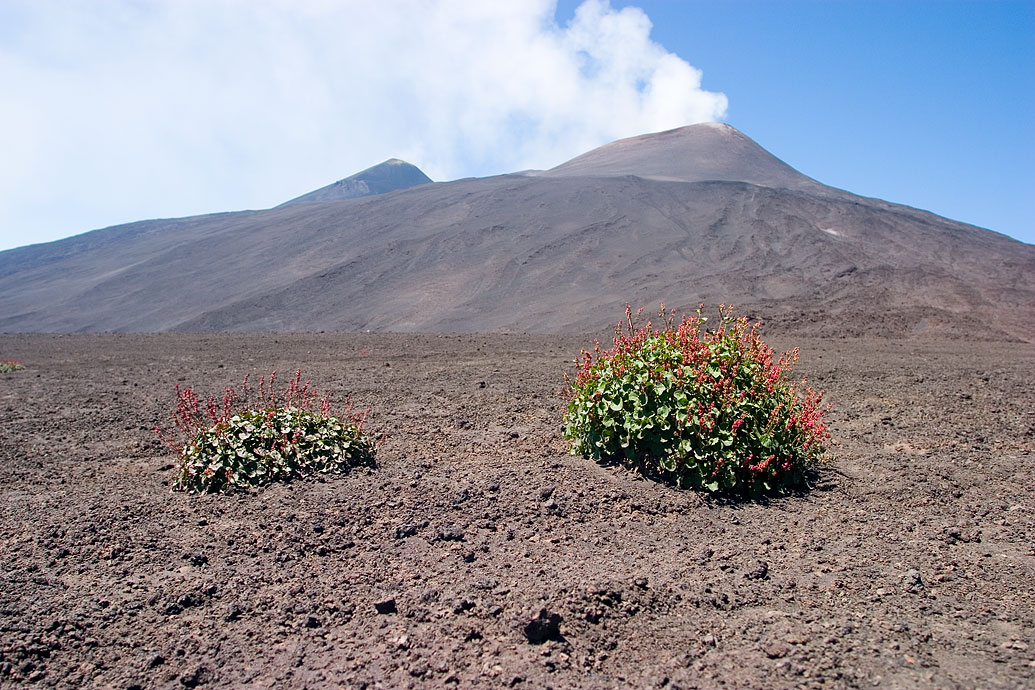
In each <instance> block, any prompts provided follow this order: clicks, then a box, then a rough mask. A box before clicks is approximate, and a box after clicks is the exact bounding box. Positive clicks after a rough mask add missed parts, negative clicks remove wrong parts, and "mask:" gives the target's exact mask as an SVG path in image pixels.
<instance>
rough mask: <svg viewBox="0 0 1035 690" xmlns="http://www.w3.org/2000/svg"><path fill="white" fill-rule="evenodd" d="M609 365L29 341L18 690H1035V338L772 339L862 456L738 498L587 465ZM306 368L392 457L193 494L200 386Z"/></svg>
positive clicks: (335, 347)
mask: <svg viewBox="0 0 1035 690" xmlns="http://www.w3.org/2000/svg"><path fill="white" fill-rule="evenodd" d="M583 344H588V343H587V340H586V339H585V338H575V337H557V336H549V337H548V336H543V337H539V336H536V337H531V336H462V337H452V336H393V335H356V336H351V335H312V336H303V335H295V336H283V335H280V336H273V335H269V336H266V335H262V336H254V335H235V336H204V337H198V336H169V335H163V336H0V358H15V359H19V360H21V361H23V362H24V363H25V364H26V365H27V367H28V368H27V369H26V370H25V371H20V372H15V373H8V374H0V415H2V416H0V419H2V424H0V527H2V533H0V538H2V540H3V550H2V553H0V572H2V575H0V582H2V584H3V586H2V592H0V639H2V645H0V686H3V687H13V686H40V687H66V688H67V687H84V686H87V687H91V686H92V687H111V688H120V689H128V688H152V687H154V688H179V687H188V688H190V687H203V688H207V687H221V688H227V687H243V686H247V687H292V688H294V687H312V688H317V687H338V686H343V687H368V688H372V687H410V686H412V687H442V686H450V685H451V684H452V685H456V686H458V687H508V686H512V687H519V688H521V687H525V688H543V687H554V688H572V687H580V688H608V687H637V688H640V687H669V688H694V687H699V688H712V687H741V688H761V687H766V688H792V687H821V686H822V687H867V688H869V687H895V688H898V687H906V688H912V687H918V688H956V687H961V688H978V687H980V688H1017V687H1022V686H1027V687H1033V686H1035V551H1033V549H1035V544H1033V536H1032V535H1033V534H1035V497H1033V493H1032V477H1033V476H1035V455H1033V450H1035V412H1033V410H1035V351H1033V349H1032V348H1031V346H1030V345H1019V346H1018V345H1013V346H1005V345H1003V346H1000V345H990V344H987V343H981V344H968V343H960V342H923V343H917V342H907V341H899V342H889V341H878V340H807V341H802V342H799V343H788V342H775V343H773V344H774V345H777V346H788V345H790V344H800V345H802V352H803V354H802V361H801V364H800V365H799V371H800V372H802V373H808V374H809V375H810V377H811V380H812V381H813V382H814V383H818V384H819V385H820V386H822V387H824V388H826V389H827V390H828V396H829V400H830V401H831V402H833V403H834V405H835V410H834V412H833V413H832V416H831V421H832V431H833V433H834V435H835V437H836V438H837V439H838V440H839V441H840V443H839V445H838V446H837V447H836V451H835V452H836V455H837V457H836V459H835V460H834V461H833V462H831V463H830V464H828V465H827V466H826V467H825V468H824V469H823V471H822V472H821V474H820V478H819V481H818V484H817V486H816V487H815V488H814V489H813V490H812V491H811V492H808V493H806V494H804V495H801V496H787V497H781V498H777V499H774V500H771V501H770V502H768V503H757V502H756V503H735V502H721V501H714V500H709V499H708V498H706V497H703V496H701V495H699V494H696V493H692V492H686V491H678V490H675V489H673V488H670V487H668V486H664V485H660V484H657V483H653V482H651V481H647V480H643V479H640V478H638V477H637V476H635V475H633V474H630V473H628V472H627V471H625V470H623V469H621V468H614V467H601V466H598V465H597V464H595V463H594V462H592V461H590V460H586V459H583V458H578V457H572V456H569V455H566V454H565V449H564V446H563V444H562V441H561V438H560V433H559V430H560V411H561V401H560V400H559V399H558V398H557V397H556V396H555V394H554V392H555V391H556V390H557V389H558V388H559V387H560V385H561V370H562V368H563V367H564V365H565V363H566V362H568V361H570V359H571V358H573V357H574V355H575V354H577V352H578V349H579V347H580V346H581V345H583ZM296 366H300V367H302V369H303V372H304V373H305V374H306V375H307V376H310V377H312V378H313V379H314V381H316V382H318V383H323V384H324V385H325V386H326V387H328V388H330V389H331V390H332V391H334V392H336V393H340V392H344V391H352V392H353V393H354V394H355V397H356V398H357V400H358V401H359V402H360V403H362V404H369V405H371V406H372V407H373V411H372V413H371V418H370V424H371V428H372V430H373V431H375V432H378V433H380V432H383V433H384V434H385V435H386V440H385V442H384V445H383V446H382V447H381V449H380V452H379V456H378V467H377V468H375V469H360V470H356V471H354V472H353V473H351V474H350V475H348V476H345V477H336V478H329V479H326V480H313V481H303V482H298V483H294V484H292V485H277V486H273V487H270V488H268V489H266V490H263V491H261V492H257V493H255V494H250V495H238V496H208V497H197V496H191V495H185V494H182V493H173V492H171V491H170V488H169V485H170V480H171V477H172V475H173V471H172V467H173V463H174V462H175V461H176V457H175V454H174V453H172V452H170V451H168V450H167V449H165V448H163V447H161V446H160V445H159V444H158V443H157V442H156V440H155V437H154V434H153V432H152V431H151V428H152V427H153V425H154V424H155V422H156V421H158V420H159V419H164V418H165V416H166V414H167V407H168V405H169V404H170V403H171V402H172V399H173V396H172V389H173V386H174V384H176V383H177V382H178V381H180V382H185V383H190V384H193V385H195V386H196V387H198V388H199V389H200V390H202V391H210V392H217V391H219V390H221V389H222V387H223V386H225V385H228V384H237V383H238V382H239V381H240V380H241V378H242V377H243V375H244V374H245V372H246V371H249V370H254V371H258V372H261V371H268V370H270V369H272V368H277V369H279V370H281V371H282V372H283V371H287V370H290V369H293V368H294V367H296ZM529 637H531V638H532V640H531V641H530V639H529Z"/></svg>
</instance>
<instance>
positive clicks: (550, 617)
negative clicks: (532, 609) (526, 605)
mask: <svg viewBox="0 0 1035 690" xmlns="http://www.w3.org/2000/svg"><path fill="white" fill-rule="evenodd" d="M562 620H564V619H563V618H561V616H560V614H557V613H550V612H549V611H547V610H546V609H540V610H539V615H537V616H536V617H535V618H533V619H532V620H530V621H528V623H526V624H525V627H524V633H525V637H526V638H528V641H529V642H531V643H532V644H542V643H543V642H546V641H547V640H556V639H557V638H558V637H560V635H561V621H562Z"/></svg>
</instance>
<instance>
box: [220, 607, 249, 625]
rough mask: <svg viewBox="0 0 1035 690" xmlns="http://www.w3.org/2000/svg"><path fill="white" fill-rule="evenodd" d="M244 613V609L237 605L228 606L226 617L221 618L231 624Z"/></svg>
mask: <svg viewBox="0 0 1035 690" xmlns="http://www.w3.org/2000/svg"><path fill="white" fill-rule="evenodd" d="M243 613H244V609H243V608H241V606H240V605H239V604H230V606H228V607H227V609H226V615H224V616H223V620H224V621H226V622H228V623H232V622H234V621H236V620H239V619H240V618H241V615H242V614H243Z"/></svg>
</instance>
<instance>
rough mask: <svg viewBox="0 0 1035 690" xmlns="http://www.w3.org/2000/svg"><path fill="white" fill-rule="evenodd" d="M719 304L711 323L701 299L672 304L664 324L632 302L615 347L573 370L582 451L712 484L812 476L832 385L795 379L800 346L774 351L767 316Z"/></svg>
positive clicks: (772, 485)
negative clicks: (765, 332) (762, 332)
mask: <svg viewBox="0 0 1035 690" xmlns="http://www.w3.org/2000/svg"><path fill="white" fill-rule="evenodd" d="M641 313H642V309H641V310H640V311H639V312H637V313H636V315H635V316H636V317H639V316H640V314H641ZM719 313H720V318H721V323H720V325H719V327H718V328H716V329H714V330H711V331H706V330H704V328H703V326H704V323H705V322H706V321H707V319H706V318H705V317H702V316H701V312H700V310H698V311H697V313H696V314H693V315H690V316H686V315H684V316H683V317H682V319H681V320H680V321H679V322H678V323H677V322H676V320H675V312H674V311H673V312H668V313H666V312H665V309H664V305H662V311H661V314H660V317H661V319H662V321H663V323H664V327H663V328H661V329H659V330H655V329H654V328H653V326H652V324H651V322H649V321H648V322H647V324H646V325H644V326H642V327H638V326H637V325H636V323H635V318H634V315H633V314H632V310H631V309H630V308H629V307H628V306H627V307H626V319H625V321H624V322H621V323H619V324H618V327H617V328H616V329H615V337H614V347H613V348H611V349H610V350H601V348H600V344H599V343H597V344H596V347H595V350H594V352H592V353H590V352H586V351H585V350H583V351H582V356H581V360H576V365H577V370H576V373H575V376H574V378H571V377H570V376H568V375H567V374H565V379H566V381H567V386H566V388H565V390H564V391H562V393H563V394H564V395H565V397H566V398H567V400H568V405H567V410H566V413H565V416H564V429H565V431H564V434H565V438H566V439H567V440H568V441H569V442H570V444H571V452H572V453H577V454H583V455H586V456H592V457H595V458H597V459H600V460H605V461H615V460H616V461H620V462H625V463H629V464H632V465H634V466H636V467H637V468H638V469H640V470H642V471H644V472H647V473H649V474H658V475H661V476H663V477H665V478H667V479H670V480H674V481H675V482H676V483H677V484H678V485H680V486H685V487H693V488H699V489H705V490H708V491H734V492H750V493H759V492H763V491H768V490H774V489H781V488H786V487H793V486H798V485H801V484H803V483H804V482H805V479H806V475H807V472H808V471H809V470H811V469H812V468H814V467H815V465H816V464H817V463H818V462H820V461H821V460H823V459H824V457H825V455H826V453H827V439H829V437H830V434H828V433H827V431H826V429H827V426H826V424H824V423H823V414H824V412H826V411H827V410H828V409H829V408H828V407H822V406H821V399H822V396H823V392H822V391H819V392H815V391H813V390H812V389H811V388H808V387H807V386H806V382H805V381H804V379H803V380H802V381H800V382H799V383H797V384H794V383H791V382H790V381H789V380H788V373H789V372H790V370H791V367H792V366H793V364H794V362H796V361H797V358H798V350H797V348H795V349H794V350H792V351H791V352H788V353H786V354H784V355H782V356H780V357H779V358H778V359H774V357H773V350H772V348H770V347H768V346H767V345H766V344H765V343H764V342H763V341H762V339H761V338H760V337H759V336H758V328H759V324H757V323H756V324H754V325H753V326H751V327H749V325H748V321H747V318H746V317H744V318H739V319H734V318H733V317H732V315H731V314H732V307H726V306H725V305H723V306H721V307H720V308H719Z"/></svg>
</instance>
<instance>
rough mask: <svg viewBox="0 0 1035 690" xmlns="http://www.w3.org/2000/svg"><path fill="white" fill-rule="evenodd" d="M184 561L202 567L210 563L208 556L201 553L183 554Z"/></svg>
mask: <svg viewBox="0 0 1035 690" xmlns="http://www.w3.org/2000/svg"><path fill="white" fill-rule="evenodd" d="M183 560H185V561H190V564H191V565H196V566H202V565H205V564H206V563H208V556H206V555H205V554H204V553H202V552H201V551H195V552H193V553H190V552H188V553H185V554H183Z"/></svg>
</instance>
